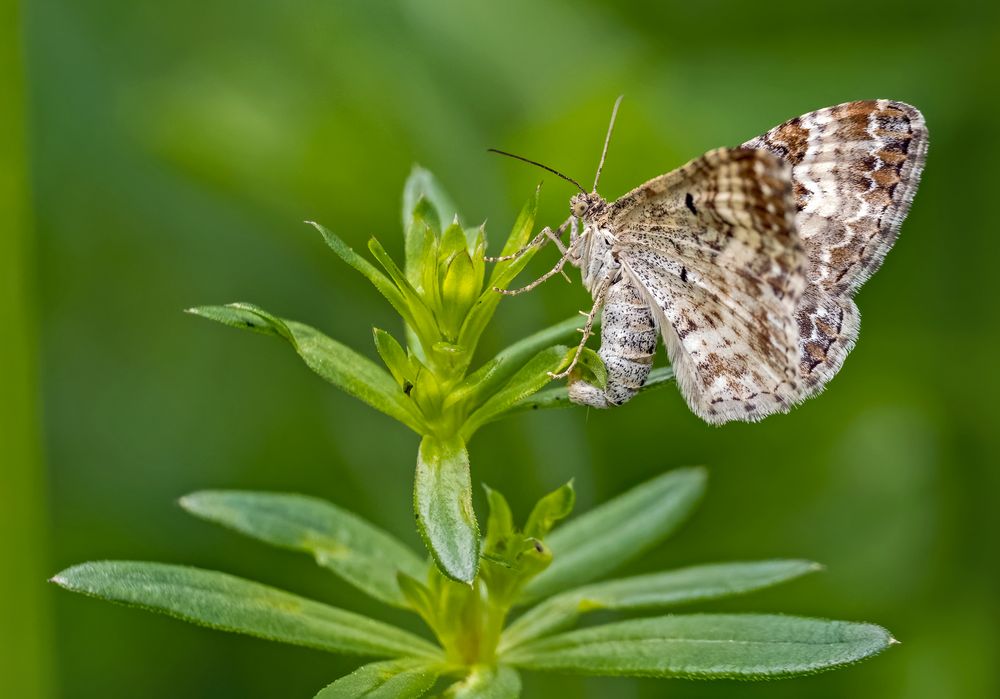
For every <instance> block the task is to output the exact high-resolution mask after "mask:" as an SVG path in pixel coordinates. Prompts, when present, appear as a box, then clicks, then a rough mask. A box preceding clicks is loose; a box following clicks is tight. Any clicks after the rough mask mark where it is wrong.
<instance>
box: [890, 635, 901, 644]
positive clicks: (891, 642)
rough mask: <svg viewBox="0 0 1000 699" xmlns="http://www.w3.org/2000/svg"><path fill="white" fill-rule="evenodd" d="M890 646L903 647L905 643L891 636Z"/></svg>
mask: <svg viewBox="0 0 1000 699" xmlns="http://www.w3.org/2000/svg"><path fill="white" fill-rule="evenodd" d="M889 645H890V646H901V645H903V642H902V641H900V640H898V639H897V638H896V637H895V636H889Z"/></svg>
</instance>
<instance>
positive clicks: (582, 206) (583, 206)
mask: <svg viewBox="0 0 1000 699" xmlns="http://www.w3.org/2000/svg"><path fill="white" fill-rule="evenodd" d="M587 208H588V207H587V202H585V201H584V200H582V199H577V200H576V201H574V202H573V203H572V205H571V206H570V210H571V211H572V212H573V215H574V216H576V217H577V218H580V217H581V216H583V215H584V214H585V213H587Z"/></svg>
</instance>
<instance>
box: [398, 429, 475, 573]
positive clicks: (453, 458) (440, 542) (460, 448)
mask: <svg viewBox="0 0 1000 699" xmlns="http://www.w3.org/2000/svg"><path fill="white" fill-rule="evenodd" d="M413 507H414V510H415V512H416V515H417V529H418V530H419V531H420V535H421V536H422V537H423V539H424V542H425V543H426V544H427V548H428V550H429V551H430V552H431V555H432V556H433V557H434V561H435V563H437V565H438V568H439V569H440V570H441V572H442V573H444V574H445V575H446V576H448V577H449V578H451V579H453V580H457V581H459V582H464V583H469V584H471V583H472V581H473V580H474V579H475V577H476V571H477V570H478V567H479V525H478V524H477V523H476V514H475V512H473V510H472V477H471V476H470V474H469V453H468V452H467V451H466V449H465V443H464V442H463V441H462V440H461V439H458V438H452V439H448V440H441V439H438V438H436V437H433V436H426V437H424V439H423V441H421V442H420V451H419V454H418V456H417V473H416V479H415V483H414V487H413Z"/></svg>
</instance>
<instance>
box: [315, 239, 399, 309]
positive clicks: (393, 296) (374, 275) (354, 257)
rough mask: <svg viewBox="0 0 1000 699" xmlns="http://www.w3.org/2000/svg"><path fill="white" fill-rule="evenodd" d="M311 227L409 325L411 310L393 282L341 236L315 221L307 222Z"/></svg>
mask: <svg viewBox="0 0 1000 699" xmlns="http://www.w3.org/2000/svg"><path fill="white" fill-rule="evenodd" d="M306 223H308V224H309V225H310V226H312V227H314V228H315V229H316V230H318V231H319V232H320V234H321V235H322V236H323V240H324V241H326V244H327V245H328V246H329V247H330V249H331V250H333V251H334V252H335V253H337V256H338V257H339V258H340V259H341V260H343V261H344V262H346V263H347V264H348V265H350V266H351V267H353V268H354V269H356V270H357V271H359V272H361V274H363V275H364V276H365V278H366V279H367V280H368V281H370V282H371V283H372V285H373V286H374V287H375V288H376V289H377V290H378V292H379V293H380V294H382V296H384V297H385V299H386V301H388V302H389V304H390V305H391V306H392V307H393V308H394V309H395V311H396V313H398V314H399V315H400V316H401V317H402V318H403V320H404V321H406V322H407V323H409V322H410V321H411V318H410V309H409V308H408V307H407V305H406V301H405V300H404V299H403V295H402V294H401V293H399V289H397V288H396V285H395V284H393V283H392V281H391V280H390V279H389V278H388V277H387V276H385V275H384V274H382V273H381V272H380V271H378V268H377V267H375V265H373V264H372V263H371V262H369V261H368V260H366V259H365V258H363V257H361V255H359V254H358V253H356V252H354V250H353V249H352V248H351V247H350V246H349V245H348V244H347V243H345V242H344V241H343V240H342V239H341V238H340V237H339V236H337V235H336V234H335V233H333V232H332V231H330V230H329V229H327V228H326V227H325V226H322V225H320V224H318V223H316V222H315V221H306Z"/></svg>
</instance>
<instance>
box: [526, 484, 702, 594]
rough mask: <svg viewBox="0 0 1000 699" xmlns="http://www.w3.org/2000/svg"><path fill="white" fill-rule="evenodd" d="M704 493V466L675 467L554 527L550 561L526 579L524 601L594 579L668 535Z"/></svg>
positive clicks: (550, 538)
mask: <svg viewBox="0 0 1000 699" xmlns="http://www.w3.org/2000/svg"><path fill="white" fill-rule="evenodd" d="M704 492H705V471H704V469H700V468H683V469H676V470H673V471H670V472H668V473H665V474H663V475H662V476H659V477H657V478H654V479H652V480H650V481H647V482H645V483H643V484H641V485H638V486H636V487H635V488H633V489H632V490H630V491H628V492H627V493H624V494H623V495H619V496H618V497H616V498H614V499H613V500H611V501H609V502H607V503H605V504H604V505H601V506H600V507H598V508H596V509H594V510H591V511H590V512H588V513H586V514H585V515H582V516H581V517H577V518H575V519H571V520H569V521H568V522H567V523H566V524H564V525H562V526H560V527H557V528H556V529H555V530H554V531H553V532H552V534H550V535H549V537H548V538H547V539H546V540H545V543H546V544H547V545H548V546H549V548H551V549H552V555H553V560H552V565H551V566H550V567H549V568H548V569H547V570H546V571H544V572H543V573H541V574H540V575H539V576H538V577H537V578H535V579H534V580H532V581H531V582H530V583H528V585H527V587H526V588H525V591H524V597H525V599H531V598H537V597H546V596H548V595H550V594H552V593H553V592H557V591H558V590H562V589H565V588H566V587H569V586H570V585H574V584H578V583H582V582H587V581H588V580H593V579H594V578H596V577H599V576H600V575H603V574H604V573H607V572H609V571H611V570H613V569H615V568H617V567H618V566H619V565H621V564H622V563H624V562H625V561H628V560H630V559H632V558H634V557H635V556H637V555H639V554H640V553H642V552H643V551H645V550H647V549H648V548H649V547H651V546H653V545H654V544H656V543H657V542H659V541H662V540H663V539H664V538H666V537H667V536H668V535H669V534H670V533H671V532H672V531H673V530H674V529H675V528H676V527H677V525H679V524H680V523H681V522H682V521H684V519H685V518H686V517H687V516H688V514H690V512H691V511H692V510H693V509H694V506H695V504H696V503H697V502H698V500H699V499H700V498H701V496H702V494H703V493H704Z"/></svg>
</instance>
